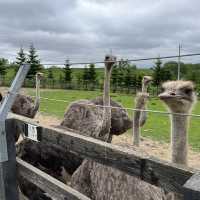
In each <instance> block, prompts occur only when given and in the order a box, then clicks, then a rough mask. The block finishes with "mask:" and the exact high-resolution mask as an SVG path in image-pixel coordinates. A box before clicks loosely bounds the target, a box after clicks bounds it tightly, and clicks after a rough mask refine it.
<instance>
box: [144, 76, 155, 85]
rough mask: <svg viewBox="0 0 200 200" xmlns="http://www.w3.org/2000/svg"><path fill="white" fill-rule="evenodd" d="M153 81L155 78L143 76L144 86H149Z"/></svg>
mask: <svg viewBox="0 0 200 200" xmlns="http://www.w3.org/2000/svg"><path fill="white" fill-rule="evenodd" d="M152 80H153V78H152V77H151V76H143V79H142V83H143V84H144V85H148V84H150V82H151V81H152Z"/></svg>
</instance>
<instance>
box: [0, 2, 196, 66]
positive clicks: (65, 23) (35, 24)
mask: <svg viewBox="0 0 200 200" xmlns="http://www.w3.org/2000/svg"><path fill="white" fill-rule="evenodd" d="M199 9H200V1H199V0H56V1H52V0H0V57H6V58H8V59H10V60H13V59H14V58H15V54H16V52H17V51H18V49H19V48H20V46H23V47H24V48H25V49H28V47H29V45H30V43H33V44H34V45H35V47H36V48H37V49H38V53H39V54H40V58H41V61H42V62H43V63H52V62H53V63H62V62H63V61H64V60H65V59H67V58H69V59H70V61H71V62H80V61H95V60H102V59H103V58H104V55H105V54H106V53H108V52H109V51H110V49H112V52H113V54H116V55H117V56H118V57H119V58H121V57H124V58H141V57H149V56H158V55H161V56H163V55H173V54H177V50H178V44H179V42H180V43H182V45H183V49H182V53H192V52H200V43H199V40H200V22H199V20H200V12H199ZM186 61H191V62H192V61H193V62H200V57H196V58H190V59H187V60H186ZM142 65H145V63H142Z"/></svg>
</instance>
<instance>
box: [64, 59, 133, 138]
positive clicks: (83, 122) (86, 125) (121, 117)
mask: <svg viewBox="0 0 200 200" xmlns="http://www.w3.org/2000/svg"><path fill="white" fill-rule="evenodd" d="M107 59H110V57H108V58H107ZM111 64H112V65H113V64H114V62H113V63H111V62H110V63H108V65H111ZM110 75H111V74H109V76H110ZM105 84H110V83H107V82H105ZM103 101H104V98H103V97H97V98H95V99H92V100H78V101H75V102H73V103H71V104H70V105H69V107H68V109H67V111H66V112H65V114H64V119H63V121H62V122H61V126H65V127H67V128H69V129H73V130H76V131H77V132H78V133H80V134H83V135H88V136H92V137H95V138H98V139H101V140H105V138H104V137H108V134H107V132H108V131H107V130H106V129H107V127H108V124H107V123H103V120H105V119H104V113H105V110H106V109H108V108H103V107H101V106H96V105H103V104H104V103H103ZM109 105H111V106H113V107H118V108H112V109H111V126H110V128H109V137H110V139H109V141H111V138H112V135H120V134H122V133H124V132H126V131H127V130H128V129H130V128H131V127H132V121H131V120H130V119H129V117H128V113H127V112H126V110H125V109H123V107H122V105H120V104H119V103H117V102H115V101H113V100H110V97H109ZM108 113H109V112H107V115H108ZM108 121H109V120H108ZM106 141H107V140H106Z"/></svg>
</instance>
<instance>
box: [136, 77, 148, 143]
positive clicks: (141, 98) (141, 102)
mask: <svg viewBox="0 0 200 200" xmlns="http://www.w3.org/2000/svg"><path fill="white" fill-rule="evenodd" d="M151 81H152V77H151V76H144V77H143V79H142V91H141V92H139V93H137V95H136V99H135V109H139V110H145V109H146V105H147V101H148V98H149V93H147V88H148V85H149V84H150V82H151ZM139 110H136V111H135V112H134V116H133V144H134V145H135V146H139V143H140V127H141V126H143V125H144V124H145V122H146V119H147V113H146V112H145V111H139Z"/></svg>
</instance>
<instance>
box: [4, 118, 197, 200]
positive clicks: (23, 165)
mask: <svg viewBox="0 0 200 200" xmlns="http://www.w3.org/2000/svg"><path fill="white" fill-rule="evenodd" d="M28 124H33V125H36V126H37V130H38V140H39V142H41V143H49V144H55V145H59V146H61V147H62V148H64V149H67V150H69V151H71V152H74V153H77V154H79V155H80V156H82V157H85V158H90V159H93V160H95V161H97V162H99V163H102V164H105V165H108V166H111V167H114V168H117V169H119V170H121V171H123V172H125V173H127V174H129V175H131V176H135V177H138V178H140V179H141V180H143V181H146V182H148V183H150V184H152V185H155V186H158V187H161V188H163V189H164V190H165V191H168V192H175V193H179V194H182V195H183V196H184V200H198V199H200V174H199V172H198V171H197V170H194V169H191V168H186V167H183V166H180V165H176V164H172V163H168V162H166V161H162V160H158V159H155V158H153V157H150V156H147V155H143V154H142V153H141V152H138V150H132V149H126V148H122V147H119V146H116V145H113V144H109V143H106V142H103V141H100V140H96V139H94V138H90V137H86V136H82V135H78V134H75V133H73V132H70V131H67V130H61V129H58V128H52V127H47V126H43V125H42V124H36V123H35V122H34V121H33V120H30V119H27V118H24V117H19V116H14V115H12V116H10V117H9V119H7V121H6V132H7V142H8V149H9V151H8V157H9V160H8V161H7V162H6V166H5V167H4V170H5V171H6V173H5V176H4V182H5V186H6V197H7V198H6V199H7V200H15V199H18V196H17V195H16V194H17V186H16V185H17V184H16V170H17V173H18V174H20V175H21V176H23V177H24V178H25V179H27V180H28V181H29V182H31V183H33V184H35V185H36V186H37V187H39V188H41V189H42V190H43V191H46V192H47V193H48V194H50V195H51V196H52V197H55V198H56V199H61V200H62V199H63V200H64V199H72V200H77V199H79V200H87V199H89V198H88V197H86V196H84V195H83V194H81V193H79V192H78V191H76V190H74V189H72V188H70V187H69V186H67V185H65V184H63V183H61V182H60V181H58V180H56V179H55V178H53V177H51V176H49V175H47V174H46V173H44V172H42V171H41V170H39V169H37V168H35V167H33V166H32V165H30V164H28V163H27V162H25V161H23V160H21V159H20V158H17V159H15V148H14V135H15V134H16V130H17V129H18V128H19V127H20V130H24V131H25V132H26V131H27V126H28ZM105 154H106V156H105ZM16 163H17V169H16Z"/></svg>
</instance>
